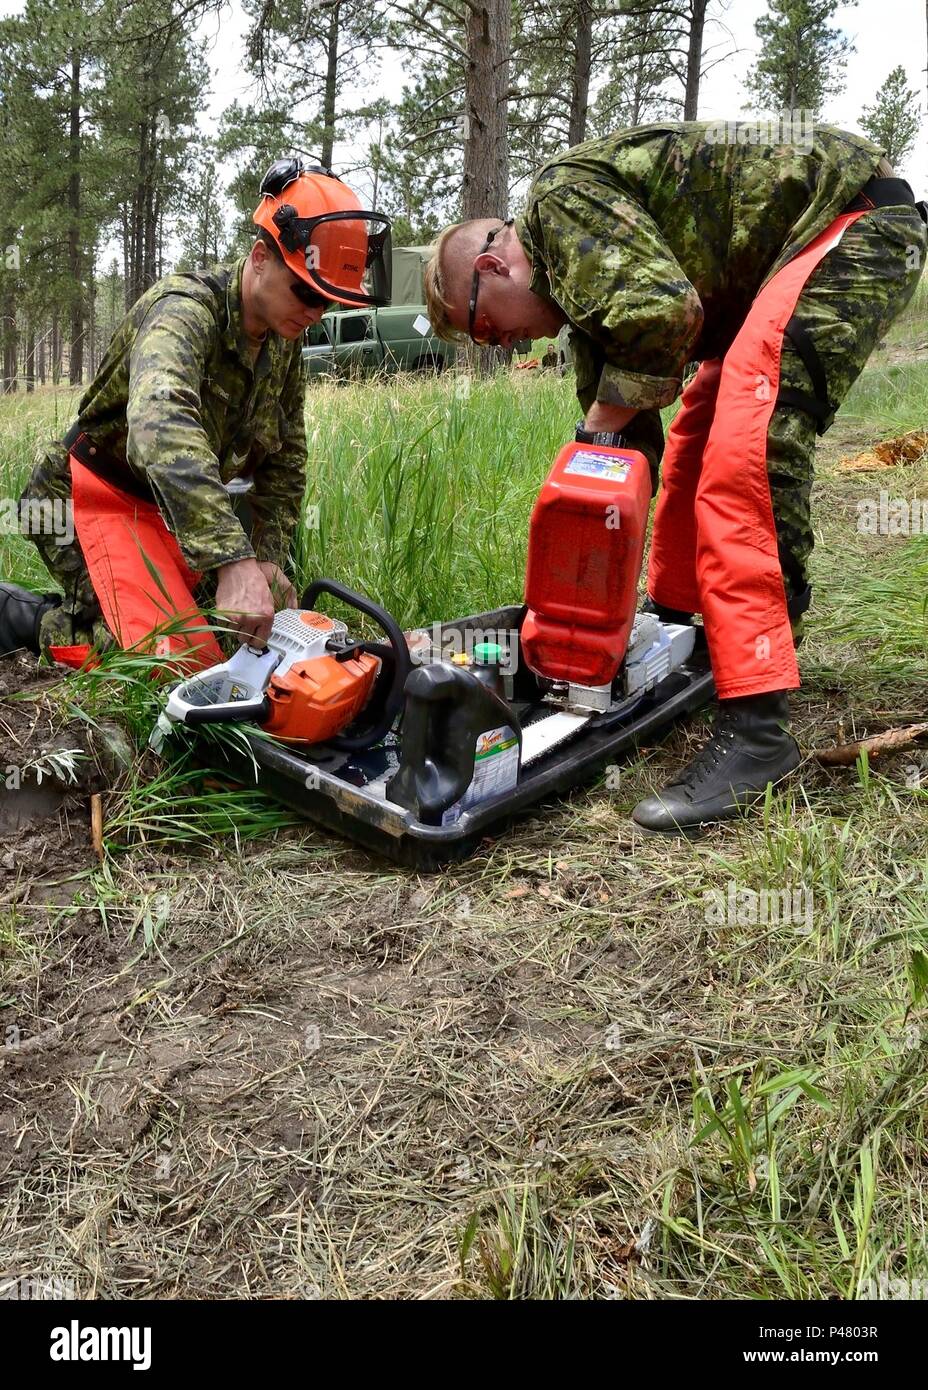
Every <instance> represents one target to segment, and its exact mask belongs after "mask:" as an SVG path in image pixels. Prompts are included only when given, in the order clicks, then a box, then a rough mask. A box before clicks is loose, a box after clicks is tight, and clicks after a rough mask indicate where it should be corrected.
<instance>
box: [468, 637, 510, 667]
mask: <svg viewBox="0 0 928 1390" xmlns="http://www.w3.org/2000/svg"><path fill="white" fill-rule="evenodd" d="M502 659H503V649H502V647H501V646H500V644H499V643H498V642H478V643H477V645H476V647H475V648H474V660H475V661H477V662H479V663H480V665H481V666H494V665H496V664H497V663H498V662H500V661H502Z"/></svg>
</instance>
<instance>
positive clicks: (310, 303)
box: [0, 159, 390, 666]
mask: <svg viewBox="0 0 928 1390" xmlns="http://www.w3.org/2000/svg"><path fill="white" fill-rule="evenodd" d="M253 221H254V222H255V223H256V224H257V226H258V229H259V230H258V234H257V240H256V241H255V243H254V245H253V246H252V248H251V250H250V251H249V253H248V254H247V255H246V256H244V257H242V259H240V260H239V261H237V262H236V263H235V264H233V265H228V266H217V267H215V268H214V269H213V270H211V271H210V272H205V271H202V272H195V273H189V274H177V275H168V276H166V277H165V278H164V279H162V280H159V281H158V283H157V284H155V285H153V286H152V287H151V289H149V290H148V291H147V292H146V293H145V294H143V295H142V297H141V298H140V299H139V300H137V301H136V303H135V304H134V305H133V307H132V308H131V309H130V311H129V312H128V314H127V315H126V317H125V318H124V319H123V321H122V323H121V324H120V326H119V328H117V330H116V332H115V334H114V335H113V338H112V341H111V342H110V345H109V348H108V350H107V353H106V356H105V357H104V359H103V362H102V363H101V365H100V369H99V371H98V372H97V374H96V376H95V377H94V379H93V381H92V382H91V383H90V386H89V387H88V388H87V390H86V392H85V393H84V395H83V397H82V399H81V401H80V404H79V406H78V413H77V419H76V420H75V422H74V424H73V425H72V426H71V428H70V429H69V430H68V432H67V434H66V435H65V436H64V438H63V439H62V440H61V441H60V442H58V441H56V442H54V443H51V444H48V445H46V446H44V447H42V448H41V449H40V450H39V453H38V459H37V462H36V466H35V468H34V470H33V473H32V476H31V478H30V480H29V483H28V485H27V487H26V490H25V492H24V493H23V497H22V498H21V499H20V501H21V505H22V504H24V503H25V504H26V511H27V513H28V514H29V515H30V516H36V515H41V514H42V506H43V504H44V505H45V506H46V507H47V505H48V503H49V501H53V502H55V503H57V504H58V505H59V506H60V505H61V504H62V503H64V505H65V506H66V507H70V508H71V510H72V515H73V523H74V525H73V532H72V535H71V536H70V537H68V541H69V543H66V544H58V543H56V538H55V537H54V536H52V535H49V534H47V533H42V532H41V531H37V532H35V533H33V534H31V536H30V538H31V539H32V540H33V541H34V543H35V544H36V546H37V547H38V549H39V552H40V553H41V555H42V558H43V560H44V562H45V564H46V566H47V567H48V569H49V571H50V573H51V574H52V576H53V577H54V579H56V580H57V581H58V583H59V584H60V585H61V587H62V589H63V590H64V593H63V595H61V594H57V593H50V594H44V595H41V594H32V593H30V592H29V591H28V590H25V589H21V588H19V587H18V586H17V585H12V584H3V585H0V651H11V650H14V649H15V648H17V647H20V646H25V647H27V648H30V649H31V650H32V651H35V652H39V651H45V652H47V653H48V654H49V655H50V656H51V657H52V658H54V659H56V660H60V661H64V662H66V663H68V664H70V665H74V666H79V665H81V664H82V663H83V662H84V661H85V660H86V658H87V657H88V655H89V653H90V651H91V649H92V648H95V649H96V650H97V651H102V650H105V649H106V648H107V647H110V646H113V645H114V644H118V645H119V646H122V647H129V646H133V645H135V644H136V643H141V644H142V646H143V647H145V646H147V645H150V644H148V643H146V639H147V638H149V637H150V636H152V634H155V633H156V632H157V630H158V629H159V628H164V629H165V632H164V633H163V635H161V636H160V638H159V640H158V642H157V645H156V648H155V650H156V651H157V652H158V653H159V654H167V653H170V652H175V653H176V652H178V651H181V652H185V653H186V654H187V659H188V661H190V664H191V665H196V666H200V665H208V664H210V663H211V662H212V661H214V660H219V659H221V657H220V653H219V650H218V647H217V645H216V642H215V638H214V637H213V636H212V634H211V633H210V632H209V630H208V628H207V627H206V624H205V622H204V620H203V617H202V615H201V614H199V612H198V610H197V607H196V602H195V599H194V592H193V591H195V592H196V596H197V598H198V599H199V601H200V602H203V601H205V600H206V599H210V600H211V601H212V602H213V603H214V605H215V607H216V608H217V609H218V610H219V611H220V612H222V613H223V614H225V615H226V617H227V620H228V623H229V627H230V629H231V630H232V632H233V633H234V634H235V635H236V636H237V638H238V639H239V640H240V641H243V642H245V641H247V642H250V643H253V644H256V645H259V646H263V645H264V643H265V641H266V639H267V637H268V634H269V632H270V628H271V623H272V621H273V617H274V611H275V608H276V607H282V606H290V607H295V606H296V595H295V593H294V590H293V586H292V584H291V582H290V579H289V578H288V577H287V575H286V573H285V566H286V563H287V554H288V549H289V545H290V541H291V538H292V534H293V530H294V527H295V524H296V521H297V518H298V516H299V509H300V506H301V503H302V498H303V491H304V485H305V470H306V430H305V423H304V376H303V366H302V354H301V346H302V337H303V333H304V330H305V329H306V328H307V327H308V326H309V325H310V324H313V323H317V322H318V321H319V319H320V318H321V317H322V314H323V312H324V311H325V310H326V309H327V308H329V307H330V306H331V305H333V304H347V305H355V306H358V305H380V304H386V303H389V297H390V276H389V267H390V235H389V221H388V219H387V218H386V217H383V216H381V215H380V214H378V213H370V212H365V211H363V210H362V208H361V204H360V202H359V200H358V198H357V197H356V196H355V194H354V193H353V192H352V191H351V189H349V188H348V187H347V186H346V185H345V184H343V183H342V182H341V181H340V180H339V179H338V178H337V177H335V176H334V175H333V174H332V173H331V171H330V170H328V169H322V168H319V167H316V166H312V167H304V166H303V164H302V162H301V161H300V160H298V159H285V160H278V161H277V162H276V163H275V164H273V165H272V166H271V168H270V169H269V170H268V172H267V174H266V176H265V178H264V181H263V183H262V185H261V201H260V203H259V205H258V208H257V210H256V211H255V213H254V217H253ZM235 478H250V479H251V482H252V490H251V493H250V498H249V500H250V505H251V512H252V515H253V518H254V521H253V526H252V532H251V536H250V538H249V536H248V535H247V534H246V533H245V530H244V529H243V527H242V525H241V523H240V521H239V520H238V518H237V516H236V514H235V512H234V510H233V507H232V503H231V500H230V496H229V491H228V489H227V486H226V485H227V484H228V483H230V482H231V481H232V480H233V479H235ZM75 533H76V534H75Z"/></svg>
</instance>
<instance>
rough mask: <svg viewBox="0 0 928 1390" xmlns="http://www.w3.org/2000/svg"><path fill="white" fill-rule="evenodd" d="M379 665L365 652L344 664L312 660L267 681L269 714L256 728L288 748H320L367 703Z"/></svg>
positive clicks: (326, 658) (297, 663) (330, 659)
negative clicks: (289, 744) (301, 745)
mask: <svg viewBox="0 0 928 1390" xmlns="http://www.w3.org/2000/svg"><path fill="white" fill-rule="evenodd" d="M379 666H380V661H379V659H378V658H377V657H376V656H374V655H372V653H370V652H361V653H359V655H358V656H356V657H351V658H350V659H349V660H347V661H336V660H335V657H334V656H315V657H311V658H310V659H309V660H307V661H295V662H294V663H293V665H292V666H291V667H290V668H289V670H287V671H285V672H284V674H283V675H282V676H271V682H270V685H269V686H268V690H267V698H268V704H269V706H270V714H269V715H268V718H267V719H266V720H265V721H264V723H263V725H262V727H263V728H265V729H266V730H267V731H268V733H271V734H274V735H275V736H276V737H277V738H282V739H289V740H290V741H291V742H294V743H324V742H325V740H326V739H328V738H333V737H334V736H335V735H336V734H339V733H341V731H342V729H344V728H346V727H347V726H348V725H349V724H350V723H351V721H352V720H353V719H355V718H357V716H358V715H359V714H360V712H361V710H362V709H363V708H364V706H365V704H366V703H367V700H368V697H369V696H370V693H371V687H372V686H373V684H374V677H375V675H376V674H377V669H378V667H379Z"/></svg>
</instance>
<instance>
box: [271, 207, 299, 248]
mask: <svg viewBox="0 0 928 1390" xmlns="http://www.w3.org/2000/svg"><path fill="white" fill-rule="evenodd" d="M296 220H297V211H296V208H295V207H294V206H293V204H292V203H281V205H280V207H279V208H278V209H277V210H276V212H275V213H274V216H273V218H272V221H273V223H274V226H275V227H276V228H277V230H278V232H279V233H280V244H281V246H283V247H284V249H285V250H287V251H296V249H297V247H298V245H299V242H298V240H297V236H296V227H295V223H296Z"/></svg>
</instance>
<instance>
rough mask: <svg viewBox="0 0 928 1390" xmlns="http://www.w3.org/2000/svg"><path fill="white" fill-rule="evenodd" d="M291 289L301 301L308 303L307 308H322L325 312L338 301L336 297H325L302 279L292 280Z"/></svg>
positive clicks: (332, 307)
mask: <svg viewBox="0 0 928 1390" xmlns="http://www.w3.org/2000/svg"><path fill="white" fill-rule="evenodd" d="M290 289H291V290H292V291H293V293H294V294H295V295H296V297H297V299H298V300H299V301H300V303H301V304H305V305H306V307H307V309H321V310H322V312H323V313H325V311H326V309H334V308H335V305H336V303H337V302H338V301H337V300H335V299H324V298H323V296H322V295H321V294H317V293H316V291H315V290H314V289H311V288H310V287H309V285H306V284H304V283H303V281H302V280H291V281H290Z"/></svg>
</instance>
